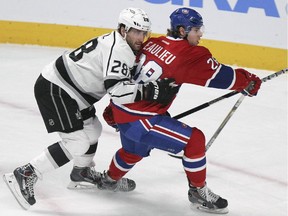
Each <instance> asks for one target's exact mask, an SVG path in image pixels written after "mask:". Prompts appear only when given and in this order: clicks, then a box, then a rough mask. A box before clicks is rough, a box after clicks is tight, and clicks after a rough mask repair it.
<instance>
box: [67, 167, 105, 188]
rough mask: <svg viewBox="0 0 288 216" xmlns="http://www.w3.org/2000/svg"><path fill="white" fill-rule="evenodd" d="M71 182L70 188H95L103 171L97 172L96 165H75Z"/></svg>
mask: <svg viewBox="0 0 288 216" xmlns="http://www.w3.org/2000/svg"><path fill="white" fill-rule="evenodd" d="M70 179H71V182H70V183H69V185H68V187H67V188H68V189H93V188H97V184H98V182H99V181H100V179H101V173H100V172H96V171H95V168H94V167H77V166H74V167H73V169H72V172H71V174H70Z"/></svg>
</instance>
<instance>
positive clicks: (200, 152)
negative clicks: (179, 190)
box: [182, 128, 206, 187]
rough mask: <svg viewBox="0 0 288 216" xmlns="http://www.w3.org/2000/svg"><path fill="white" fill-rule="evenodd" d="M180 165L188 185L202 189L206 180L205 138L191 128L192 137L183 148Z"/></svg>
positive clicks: (195, 129) (198, 131) (197, 130)
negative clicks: (182, 167)
mask: <svg viewBox="0 0 288 216" xmlns="http://www.w3.org/2000/svg"><path fill="white" fill-rule="evenodd" d="M182 163H183V166H184V170H185V172H186V175H187V178H188V180H189V184H190V185H191V186H194V187H203V186H204V185H205V180H206V156H205V136H204V134H203V133H202V131H200V130H199V129H197V128H193V130H192V135H191V137H190V139H189V141H188V143H187V145H186V147H185V148H184V156H183V159H182Z"/></svg>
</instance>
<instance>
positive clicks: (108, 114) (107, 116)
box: [103, 104, 118, 131]
mask: <svg viewBox="0 0 288 216" xmlns="http://www.w3.org/2000/svg"><path fill="white" fill-rule="evenodd" d="M103 118H104V120H105V121H106V123H107V124H108V125H109V126H111V127H113V128H115V129H116V131H118V126H117V124H116V122H115V120H114V116H113V112H112V107H111V105H110V104H109V105H108V106H107V107H106V108H105V110H104V112H103Z"/></svg>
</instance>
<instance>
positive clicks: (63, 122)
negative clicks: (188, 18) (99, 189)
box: [4, 8, 159, 209]
mask: <svg viewBox="0 0 288 216" xmlns="http://www.w3.org/2000/svg"><path fill="white" fill-rule="evenodd" d="M118 23H119V25H118V29H117V30H115V31H113V32H111V33H110V34H105V35H102V36H99V37H96V38H93V39H92V40H90V41H88V42H86V43H85V44H83V45H82V46H80V47H79V48H78V49H76V50H74V51H72V52H66V53H64V54H63V55H62V56H60V57H59V58H58V59H57V60H56V61H54V62H52V63H51V64H49V65H48V66H46V67H45V68H44V69H43V71H42V73H41V75H40V76H39V78H38V80H37V81H36V83H35V86H34V90H35V98H36V100H37V104H38V107H39V110H40V112H41V115H42V117H43V120H44V123H45V126H46V129H47V131H48V133H51V132H58V133H59V136H60V138H61V140H60V141H59V142H56V143H54V144H52V145H50V146H48V148H47V149H46V150H45V151H43V152H42V153H41V154H40V155H39V156H37V157H35V158H34V159H32V160H31V161H30V162H29V163H28V164H26V165H24V166H20V167H17V168H16V169H15V170H14V172H13V173H9V174H5V175H4V180H5V182H6V183H7V185H8V186H9V188H10V190H11V192H12V193H13V195H14V196H15V198H16V199H17V201H18V202H19V204H20V205H21V206H22V207H23V208H24V209H28V208H29V207H30V206H31V205H33V204H35V202H36V200H35V197H34V185H35V183H36V181H37V180H38V179H42V176H43V174H45V173H47V172H49V171H52V170H54V169H57V168H59V167H61V166H63V165H64V164H66V163H68V162H69V161H70V160H72V159H73V163H74V165H73V170H72V172H71V174H70V178H71V183H70V184H69V186H68V188H78V187H87V184H90V186H96V185H97V181H99V178H100V173H99V172H96V171H95V169H94V166H95V164H94V162H93V157H94V155H95V152H96V149H97V145H98V138H99V136H100V134H101V130H102V126H101V123H100V122H99V120H98V118H97V116H96V115H95V112H96V111H95V108H94V103H96V102H97V101H99V100H100V99H101V98H102V97H103V96H104V95H105V94H106V93H107V92H108V93H109V94H110V95H111V96H112V97H124V98H125V97H126V98H127V101H132V102H133V101H134V100H135V98H136V97H138V99H139V98H140V99H143V98H144V94H143V92H144V90H145V91H148V90H149V94H148V95H147V94H145V97H146V98H148V99H150V98H155V96H154V94H158V93H159V92H158V91H157V92H155V91H153V90H152V91H151V89H148V88H146V89H145V88H144V87H143V86H142V87H141V86H140V85H139V86H137V85H136V87H135V85H130V78H131V69H132V68H133V65H134V61H135V54H136V53H137V51H139V50H140V48H141V46H142V43H143V42H144V40H145V39H146V37H147V36H148V35H149V32H150V28H151V23H150V20H149V18H148V16H147V14H146V13H145V12H144V11H143V10H141V9H137V8H128V9H124V10H123V11H122V12H121V13H120V16H119V20H118ZM120 80H121V81H123V80H124V82H121V84H118V81H120ZM119 83H120V82H119ZM152 86H153V85H152ZM138 87H139V88H138ZM152 88H153V87H152ZM131 89H134V90H133V92H134V93H133V94H130V95H126V92H131ZM143 89H144V90H143ZM144 99H145V98H144ZM107 183H108V184H109V185H110V186H111V187H113V190H114V191H131V190H134V189H135V187H136V184H135V182H134V181H133V180H131V179H127V178H122V179H120V180H118V181H112V180H111V181H110V182H107Z"/></svg>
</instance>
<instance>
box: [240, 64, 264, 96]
mask: <svg viewBox="0 0 288 216" xmlns="http://www.w3.org/2000/svg"><path fill="white" fill-rule="evenodd" d="M237 71H238V72H240V73H242V74H244V75H245V77H246V80H247V86H248V85H249V86H248V88H245V89H242V90H241V93H242V94H244V95H248V96H249V97H252V96H256V95H257V93H258V90H259V89H260V86H261V84H262V81H261V79H260V78H259V77H258V76H256V75H255V74H252V73H249V72H248V71H246V70H244V69H238V70H237ZM250 83H251V84H250Z"/></svg>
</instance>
